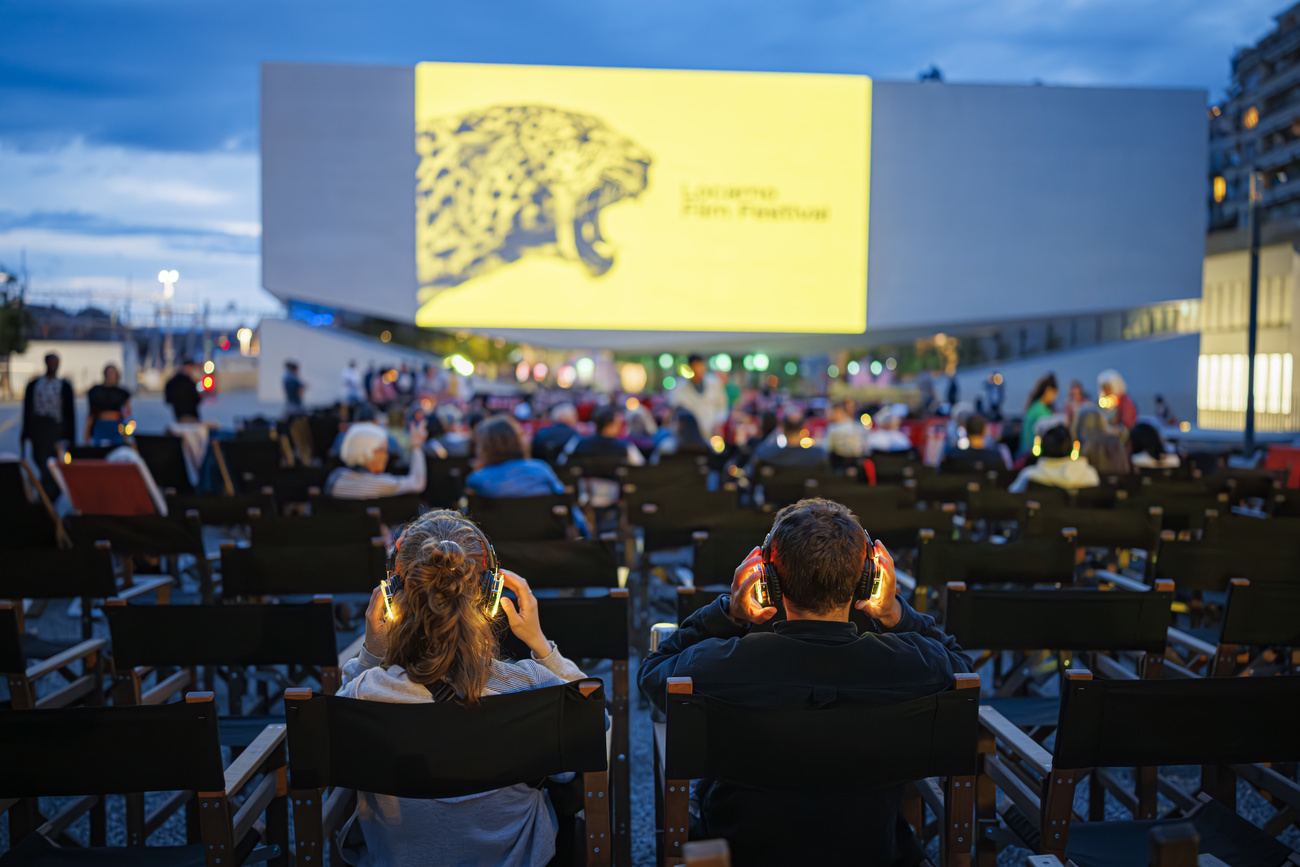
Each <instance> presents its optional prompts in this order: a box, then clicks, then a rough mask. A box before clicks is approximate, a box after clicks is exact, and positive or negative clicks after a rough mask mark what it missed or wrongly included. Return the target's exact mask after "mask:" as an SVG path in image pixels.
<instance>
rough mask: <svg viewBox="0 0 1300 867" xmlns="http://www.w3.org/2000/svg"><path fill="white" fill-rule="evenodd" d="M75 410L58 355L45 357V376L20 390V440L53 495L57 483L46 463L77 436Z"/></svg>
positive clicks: (55, 492) (69, 387)
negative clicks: (60, 370) (26, 445)
mask: <svg viewBox="0 0 1300 867" xmlns="http://www.w3.org/2000/svg"><path fill="white" fill-rule="evenodd" d="M75 430H76V411H75V409H74V408H73V404H72V383H70V382H68V381H67V380H66V379H60V378H59V357H58V356H57V355H55V354H54V353H52V352H51V353H50V354H49V355H47V356H45V375H44V376H39V377H37V378H35V379H33V380H31V381H30V382H28V383H27V388H26V390H24V392H23V429H22V433H21V434H20V435H19V450H20V451H21V450H22V443H27V442H30V443H31V444H32V460H33V461H35V462H36V465H37V467H39V468H40V472H41V480H42V484H43V485H44V487H45V491H46V493H48V494H49V495H50V496H55V495H56V494H57V493H58V485H57V483H56V482H55V481H54V477H53V476H51V475H50V470H49V468H48V467H47V466H46V461H47V460H48V459H49V458H52V457H56V456H57V455H58V453H59V444H60V443H68V444H71V443H72V441H73V438H74V437H75V436H76V433H75Z"/></svg>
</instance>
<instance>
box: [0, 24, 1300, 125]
mask: <svg viewBox="0 0 1300 867" xmlns="http://www.w3.org/2000/svg"><path fill="white" fill-rule="evenodd" d="M1283 5H1284V4H1283V3H1282V2H1279V0H1233V2H1231V3H1223V2H1222V0H1164V2H1156V0H1091V2H1086V3H1069V4H1066V3H1062V2H1059V0H979V2H974V0H877V2H848V0H748V2H740V0H715V2H705V0H666V2H661V3H655V4H625V3H609V2H607V0H549V2H547V0H532V2H484V3H476V4H448V3H440V2H428V0H418V2H417V0H391V2H384V3H346V4H345V3H331V2H325V3H322V2H319V0H313V2H306V0H275V2H273V0H222V2H212V0H188V2H184V3H176V2H171V0H114V2H110V0H43V2H41V3H30V2H3V3H0V21H3V22H4V31H5V49H4V61H3V64H2V65H0V105H3V106H4V111H3V112H0V138H3V139H4V140H6V141H8V142H9V143H11V144H16V145H19V146H29V147H33V146H45V145H47V144H49V143H51V142H58V141H61V140H63V141H66V140H70V139H75V138H84V139H85V140H87V141H90V142H93V143H109V144H120V145H127V146H135V147H144V148H150V149H161V150H191V151H203V150H213V149H221V148H232V147H233V148H236V149H241V150H243V149H250V148H254V147H255V146H256V142H257V80H258V64H259V63H260V62H261V61H264V60H277V61H313V62H339V63H391V64H411V63H415V62H417V61H420V60H457V61H484V62H514V63H559V64H574V65H597V66H648V67H681V68H703V69H762V70H771V71H807V72H860V73H867V74H870V75H874V76H877V77H882V78H911V77H913V76H914V75H915V74H916V73H917V72H918V71H920V70H922V69H924V68H926V67H928V66H929V65H930V64H931V63H937V64H938V65H939V66H940V67H941V68H942V69H943V70H944V72H945V73H946V74H947V75H948V78H949V80H955V81H1011V82H1029V81H1034V80H1041V81H1045V82H1048V83H1054V84H1109V85H1130V86H1139V85H1140V86H1188V87H1200V88H1204V89H1206V90H1208V91H1210V92H1211V94H1213V95H1217V94H1219V93H1221V92H1222V89H1223V87H1224V85H1225V84H1226V82H1227V74H1228V65H1229V60H1230V58H1231V55H1232V53H1233V50H1234V48H1235V47H1236V46H1238V45H1241V44H1245V43H1247V42H1249V41H1252V40H1254V39H1257V38H1259V37H1260V36H1262V35H1263V34H1264V33H1265V32H1267V30H1268V28H1269V26H1270V16H1271V14H1273V13H1276V12H1277V11H1279V10H1280V9H1281V8H1282V6H1283Z"/></svg>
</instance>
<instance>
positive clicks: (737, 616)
mask: <svg viewBox="0 0 1300 867" xmlns="http://www.w3.org/2000/svg"><path fill="white" fill-rule="evenodd" d="M762 578H763V549H762V548H755V549H754V550H753V551H750V552H749V556H748V557H746V558H745V562H744V563H741V564H740V565H739V566H737V567H736V574H735V576H734V577H732V579H731V619H732V620H734V621H736V622H737V623H766V622H767V621H769V620H771V619H772V618H773V617H775V616H776V609H775V608H773V607H772V606H770V605H769V606H768V607H766V608H764V607H763V606H762V605H759V604H758V600H757V599H755V598H754V585H755V584H757V583H758V582H759V581H761V580H762Z"/></svg>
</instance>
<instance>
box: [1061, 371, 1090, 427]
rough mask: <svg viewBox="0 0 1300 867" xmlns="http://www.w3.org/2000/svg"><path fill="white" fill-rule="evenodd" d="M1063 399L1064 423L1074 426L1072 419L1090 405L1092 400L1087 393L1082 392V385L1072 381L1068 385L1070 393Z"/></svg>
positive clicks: (1077, 381)
mask: <svg viewBox="0 0 1300 867" xmlns="http://www.w3.org/2000/svg"><path fill="white" fill-rule="evenodd" d="M1068 395H1069V396H1068V397H1066V399H1065V421H1066V422H1067V423H1068V424H1071V425H1072V424H1074V417H1075V416H1076V415H1078V414H1079V410H1081V409H1083V408H1084V407H1085V406H1088V405H1089V404H1091V403H1092V398H1091V397H1089V396H1088V392H1086V391H1084V390H1083V383H1082V382H1079V380H1077V379H1076V380H1074V381H1073V382H1071V383H1070V391H1069V392H1068Z"/></svg>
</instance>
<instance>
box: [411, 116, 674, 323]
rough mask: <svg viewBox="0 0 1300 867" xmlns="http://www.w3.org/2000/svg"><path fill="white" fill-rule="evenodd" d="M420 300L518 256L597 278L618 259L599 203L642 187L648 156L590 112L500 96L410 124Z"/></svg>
mask: <svg viewBox="0 0 1300 867" xmlns="http://www.w3.org/2000/svg"><path fill="white" fill-rule="evenodd" d="M416 151H417V152H418V154H419V157H420V162H419V167H418V168H417V170H416V262H417V270H418V274H419V280H420V303H421V304H424V303H426V302H428V301H429V300H431V299H432V298H434V297H435V296H436V295H438V294H439V293H440V292H443V291H445V290H447V289H451V288H454V287H456V286H459V285H461V284H462V283H464V282H466V281H468V280H472V279H474V278H475V277H478V276H480V275H483V274H486V273H488V272H490V271H493V270H496V269H497V268H500V267H502V266H504V265H508V264H510V263H511V262H516V261H518V260H519V259H521V258H523V257H524V256H553V257H559V258H561V259H566V260H568V261H570V262H573V263H575V264H580V265H582V266H583V267H584V268H586V270H587V272H588V273H590V274H591V275H592V276H596V277H599V276H600V275H602V274H604V273H605V272H606V271H608V270H609V269H610V267H611V266H613V264H614V251H613V249H612V248H611V246H610V244H609V243H608V242H607V241H606V240H605V238H604V236H603V234H602V233H601V229H600V212H601V210H602V209H603V208H606V207H608V206H610V205H613V204H614V203H616V202H618V201H620V200H622V199H626V198H635V197H636V196H638V195H639V194H640V193H641V191H642V190H644V189H645V188H646V184H647V182H648V180H649V177H648V175H649V170H650V163H651V158H650V156H649V155H648V154H646V152H645V151H643V150H642V149H641V148H640V147H639V146H638V145H637V144H636V143H635V142H633V141H631V140H630V139H628V138H625V137H624V136H622V135H620V134H619V133H617V132H615V131H614V130H612V129H610V128H609V127H608V126H606V125H605V124H604V123H603V122H602V121H600V120H599V119H598V118H595V117H591V116H590V115H585V114H578V113H576V112H572V111H563V110H561V109H557V108H550V107H548V106H542V105H501V106H495V107H492V108H488V109H484V110H482V111H475V112H471V113H469V114H465V115H459V116H452V117H440V118H435V119H433V120H430V121H428V122H426V123H424V124H422V125H421V127H420V128H419V129H418V130H417V131H416Z"/></svg>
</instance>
